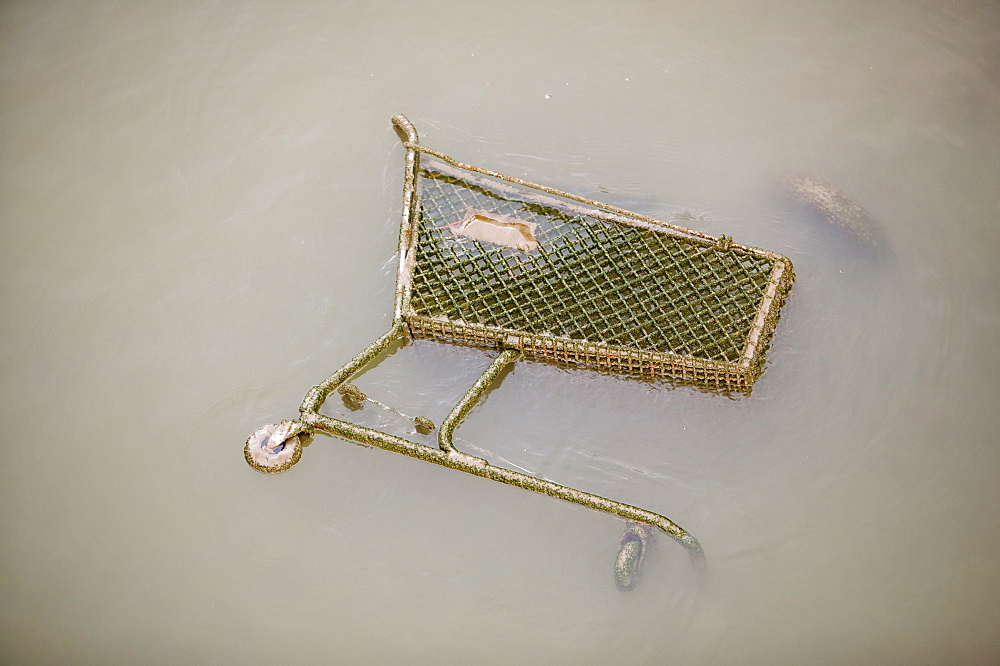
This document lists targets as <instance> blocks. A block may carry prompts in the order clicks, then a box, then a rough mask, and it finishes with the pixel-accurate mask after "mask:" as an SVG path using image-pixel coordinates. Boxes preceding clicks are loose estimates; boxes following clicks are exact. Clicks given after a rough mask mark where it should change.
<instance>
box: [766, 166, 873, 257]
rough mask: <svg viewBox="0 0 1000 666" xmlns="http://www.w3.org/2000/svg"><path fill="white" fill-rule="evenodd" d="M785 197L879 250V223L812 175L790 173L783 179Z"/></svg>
mask: <svg viewBox="0 0 1000 666" xmlns="http://www.w3.org/2000/svg"><path fill="white" fill-rule="evenodd" d="M782 188H783V190H784V192H785V194H786V195H787V196H788V197H790V198H791V199H793V200H794V201H796V202H798V203H800V204H803V205H805V206H807V207H808V208H809V209H810V210H812V211H814V212H815V213H817V214H818V215H820V216H821V217H822V218H823V219H824V220H826V221H827V222H829V223H831V224H833V225H834V226H836V227H839V228H840V229H843V230H844V231H846V232H848V233H850V234H851V235H853V236H855V237H857V238H859V239H861V240H862V241H863V242H864V243H865V245H867V246H868V247H869V248H871V249H882V247H883V246H884V241H883V239H882V234H881V232H880V231H879V227H878V223H877V222H875V219H874V218H873V217H872V216H871V214H870V213H869V212H868V211H867V210H865V208H864V207H863V206H862V205H861V204H859V203H857V202H855V201H854V200H853V199H851V198H850V197H849V196H847V195H846V194H844V192H843V191H842V190H840V189H839V188H837V187H835V186H833V185H831V184H830V183H827V182H824V181H822V180H820V179H818V178H815V177H813V176H807V175H804V174H793V175H791V176H786V177H785V178H784V179H783V180H782Z"/></svg>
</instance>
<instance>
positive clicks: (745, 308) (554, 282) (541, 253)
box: [246, 115, 794, 589]
mask: <svg viewBox="0 0 1000 666" xmlns="http://www.w3.org/2000/svg"><path fill="white" fill-rule="evenodd" d="M392 121H393V123H394V124H395V125H396V127H397V128H399V129H400V130H402V132H403V133H404V134H405V136H406V140H405V143H404V145H405V147H406V161H405V178H404V188H403V208H402V222H401V226H400V234H399V265H398V272H397V282H396V295H395V305H394V317H393V324H392V327H391V329H390V330H389V331H388V332H387V333H386V334H385V335H383V336H382V337H381V338H379V339H378V340H376V341H375V342H374V343H372V344H371V345H369V346H368V347H367V348H366V349H364V350H363V351H362V352H361V353H360V354H358V355H357V356H356V357H354V358H353V359H351V360H350V361H349V362H348V363H347V364H346V365H344V366H343V367H342V368H340V370H338V371H337V372H335V373H334V374H333V375H331V376H330V377H328V378H327V379H326V380H325V381H323V382H322V383H320V384H318V385H317V386H314V387H313V388H312V390H310V391H309V393H308V394H307V395H306V397H305V399H304V400H303V401H302V404H301V406H300V408H299V412H300V418H299V420H297V421H286V422H283V423H282V424H281V425H280V426H266V427H265V428H264V429H261V430H259V431H258V432H257V433H254V435H253V436H251V438H250V439H249V440H248V441H247V445H246V458H247V461H248V462H250V464H251V465H252V466H253V467H254V468H255V469H259V470H261V471H280V470H281V469H287V467H289V466H291V464H294V462H295V461H297V460H298V452H300V451H301V447H300V446H299V445H298V437H299V436H300V435H301V434H303V433H311V432H314V431H317V430H322V431H325V432H327V433H330V434H334V435H337V436H340V437H343V438H346V439H349V440H352V441H355V442H360V443H362V444H367V445H371V446H376V447H379V448H382V449H386V450H389V451H395V452H397V453H402V454H404V455H408V456H411V457H414V458H419V459H421V460H425V461H427V462H433V463H436V464H438V465H442V466H445V467H450V468H452V469H457V470H461V471H463V472H467V473H469V474H474V475H476V476H481V477H484V478H488V479H493V480H494V481H500V482H502V483H506V484H509V485H513V486H517V487H519V488H524V489H526V490H532V491H534V492H538V493H542V494H545V495H549V496H550V497H555V498H558V499H563V500H567V501H570V502H574V503H576V504H580V505H583V506H587V507H590V508H593V509H597V510H598V511H603V512H605V513H609V514H613V515H616V516H619V517H621V518H625V519H627V520H629V521H632V522H631V523H630V527H629V529H628V530H627V531H626V535H625V537H624V538H623V539H622V542H621V548H620V551H619V556H618V558H617V560H616V564H615V572H616V581H617V583H618V586H619V587H620V588H621V589H631V588H632V587H633V586H634V584H635V580H637V578H638V574H639V571H640V569H641V565H642V561H643V559H644V558H645V553H646V548H647V543H648V541H649V538H650V533H651V528H650V527H649V526H654V527H657V528H659V529H660V530H662V531H663V532H665V533H667V534H668V535H669V536H670V537H672V538H673V539H674V540H675V541H676V542H677V543H679V544H680V545H681V546H682V547H683V548H684V549H685V550H686V551H687V552H688V554H689V556H690V559H691V562H692V564H693V565H694V567H695V569H696V570H698V571H699V572H703V571H704V570H705V555H704V552H703V550H702V548H701V545H700V544H699V543H698V541H697V539H695V538H694V537H693V536H691V535H690V534H688V532H687V531H685V530H684V529H683V528H681V527H680V526H679V525H677V524H676V523H674V522H673V521H672V520H670V519H669V518H666V517H665V516H663V515H660V514H658V513H654V512H652V511H648V510H645V509H641V508H639V507H635V506H631V505H628V504H624V503H622V502H618V501H615V500H611V499H607V498H604V497H600V496H598V495H594V494H591V493H587V492H584V491H582V490H577V489H574V488H569V487H567V486H563V485H560V484H557V483H554V482H552V481H549V480H546V479H541V478H537V477H535V476H532V475H530V474H526V473H521V472H515V471H512V470H510V469H507V468H506V467H502V466H498V465H494V464H491V463H490V462H489V461H488V460H486V459H485V458H480V457H477V456H473V455H469V454H467V453H464V452H462V451H459V450H458V449H457V448H456V447H455V444H454V440H453V433H454V431H455V429H456V428H457V427H458V425H459V424H460V423H461V421H462V419H464V418H465V416H466V415H467V414H468V413H469V412H470V410H471V409H472V408H473V406H474V405H475V404H476V403H477V402H479V401H480V400H481V399H482V397H483V396H484V395H485V394H486V392H487V391H488V390H489V389H490V387H491V386H492V385H493V384H494V383H495V382H496V381H497V380H498V378H499V377H500V376H501V375H502V374H503V371H504V370H505V368H507V367H509V366H510V365H511V364H513V363H514V362H516V361H517V360H518V359H519V358H522V357H527V358H533V359H537V360H542V361H549V362H557V363H564V364H566V363H568V364H572V365H576V366H588V367H594V368H599V369H603V370H608V371H611V372H616V373H620V374H625V375H632V376H640V377H646V378H668V379H672V380H677V381H681V382H688V383H695V384H698V385H702V386H708V387H714V388H717V389H722V390H725V391H738V392H739V391H741V392H749V390H750V388H751V386H752V385H753V383H754V381H755V380H756V379H757V377H758V376H759V375H760V373H761V370H762V368H763V359H764V352H765V350H766V349H767V347H768V344H769V343H770V339H771V336H772V334H773V331H774V327H775V324H776V323H777V320H778V314H779V311H780V309H781V306H782V304H783V302H784V300H785V298H786V296H787V294H788V291H789V289H790V288H791V285H792V281H793V279H794V272H793V270H792V265H791V262H789V261H788V259H786V258H785V257H783V256H781V255H777V254H774V253H771V252H766V251H764V250H760V249H757V248H753V247H748V246H745V245H740V244H737V243H734V242H733V241H732V239H731V238H729V237H727V236H722V237H720V238H715V237H712V236H709V235H707V234H704V233H701V232H698V231H694V230H691V229H686V228H684V227H681V226H678V225H675V224H671V223H669V222H664V221H660V220H656V219H654V218H651V217H648V216H645V215H641V214H638V213H633V212H630V211H627V210H624V209H621V208H617V207H614V206H609V205H607V204H602V203H600V202H597V201H593V200H590V199H587V198H585V197H580V196H576V195H573V194H569V193H566V192H561V191H559V190H556V189H554V188H550V187H546V186H543V185H538V184H535V183H529V182H527V181H524V180H521V179H519V178H515V177H512V176H507V175H504V174H500V173H497V172H494V171H489V170H486V169H481V168H479V167H475V166H471V165H468V164H464V163H462V162H458V161H456V160H454V159H452V158H451V157H448V156H447V155H444V154H442V153H439V152H437V151H434V150H431V149H429V148H425V147H423V146H421V145H420V144H419V139H418V136H417V132H416V130H415V129H414V127H413V125H412V124H411V123H410V122H409V120H407V119H406V118H405V117H404V116H401V115H399V116H395V117H394V118H393V119H392ZM406 336H409V337H429V338H433V339H438V340H442V341H450V342H457V343H459V344H463V345H467V346H475V347H480V348H486V349H492V350H495V351H496V352H497V356H496V357H495V359H494V360H493V362H492V363H491V364H490V366H489V367H488V368H487V369H486V371H485V372H484V373H483V375H482V376H481V377H480V378H479V380H478V381H476V382H475V384H474V385H473V386H472V387H471V388H470V389H469V391H468V392H467V393H466V394H465V396H463V398H462V399H461V400H460V401H459V403H458V404H457V405H456V406H455V407H454V409H453V410H452V411H451V413H450V414H449V415H448V416H447V418H445V420H444V422H443V423H442V424H441V426H440V428H439V429H438V438H437V443H438V446H437V447H434V446H429V445H427V444H423V443H420V442H417V441H411V440H409V439H406V438H404V437H399V436H396V435H391V434H388V433H384V432H380V431H378V430H374V429H371V428H366V427H363V426H360V425H356V424H354V423H350V422H348V421H344V420H340V419H334V418H331V417H329V416H325V415H323V414H321V413H320V409H321V408H322V406H323V404H324V402H325V401H326V399H327V397H328V396H329V395H330V394H331V393H332V392H334V391H338V392H340V394H341V395H342V396H343V398H344V400H345V402H346V403H347V404H349V405H350V406H351V407H352V408H360V406H361V403H363V402H365V401H371V399H370V398H368V396H366V395H365V394H364V393H362V392H361V391H360V390H359V389H357V388H356V387H354V386H353V385H352V384H350V383H349V382H350V381H351V379H352V377H354V376H355V375H357V374H358V373H360V372H362V371H363V370H364V368H365V367H366V366H367V365H368V364H370V363H371V362H372V361H373V360H374V359H375V358H376V357H377V356H378V355H379V354H381V353H382V352H384V351H386V350H387V349H389V348H390V347H391V346H392V345H393V344H394V343H396V342H397V341H398V340H400V339H402V338H404V337H406ZM372 402H375V401H372ZM377 404H380V403H377ZM397 413H399V412H397ZM399 414H401V413H399ZM404 416H405V415H404ZM407 418H409V419H410V420H411V421H412V422H413V425H414V427H415V429H416V430H415V432H418V433H422V434H425V435H426V434H427V433H430V432H431V431H432V430H433V429H434V424H433V423H431V422H430V421H429V420H428V419H426V418H424V417H407ZM281 435H285V436H286V439H285V440H284V441H281V440H280V436H281ZM293 439H294V440H295V441H293ZM289 447H292V448H289ZM293 458H294V460H293ZM279 468H280V469H279Z"/></svg>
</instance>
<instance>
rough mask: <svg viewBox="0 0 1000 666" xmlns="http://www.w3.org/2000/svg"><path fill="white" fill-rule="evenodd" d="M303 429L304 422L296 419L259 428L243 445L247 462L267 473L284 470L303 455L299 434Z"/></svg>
mask: <svg viewBox="0 0 1000 666" xmlns="http://www.w3.org/2000/svg"><path fill="white" fill-rule="evenodd" d="M303 430H304V428H303V427H302V424H300V423H296V422H295V421H282V422H281V423H279V424H273V423H269V424H267V425H266V426H264V427H263V428H259V429H257V431H256V432H254V434H252V435H250V438H249V439H247V444H246V446H245V447H243V454H244V457H245V458H246V460H247V463H249V465H250V466H251V467H253V468H254V469H255V470H257V471H258V472H264V473H265V474H277V473H278V472H284V471H285V470H286V469H288V468H289V467H291V466H292V465H294V464H295V463H297V462H298V461H299V458H301V457H302V440H301V439H300V438H299V434H301V433H302V431H303Z"/></svg>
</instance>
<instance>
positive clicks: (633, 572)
mask: <svg viewBox="0 0 1000 666" xmlns="http://www.w3.org/2000/svg"><path fill="white" fill-rule="evenodd" d="M652 536H653V528H652V527H650V526H649V525H644V524H642V523H633V522H629V525H628V529H626V530H625V535H624V536H622V541H621V547H620V548H619V549H618V557H616V558H615V585H616V586H617V587H618V589H619V590H621V591H622V592H628V591H630V590H633V589H635V586H636V584H638V582H639V577H640V576H641V575H642V564H643V562H644V561H645V559H646V548H647V546H648V545H649V540H650V538H651V537H652Z"/></svg>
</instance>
